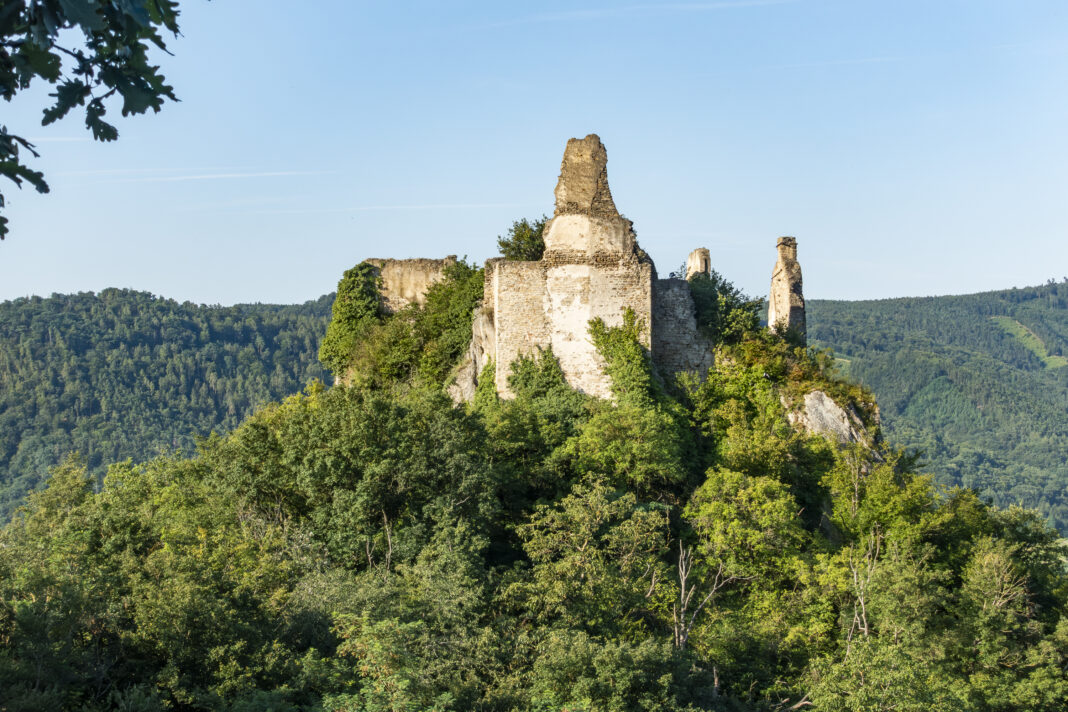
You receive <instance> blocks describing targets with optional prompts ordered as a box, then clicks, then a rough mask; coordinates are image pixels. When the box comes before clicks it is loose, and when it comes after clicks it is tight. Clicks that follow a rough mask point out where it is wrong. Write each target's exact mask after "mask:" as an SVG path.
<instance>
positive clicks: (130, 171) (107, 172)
mask: <svg viewBox="0 0 1068 712" xmlns="http://www.w3.org/2000/svg"><path fill="white" fill-rule="evenodd" d="M183 170H186V171H187V170H189V169H188V168H95V169H92V170H85V171H57V172H56V173H53V174H52V175H57V176H77V177H83V176H122V175H143V174H146V173H180V172H181V171H183ZM196 170H197V172H198V173H206V172H208V171H229V172H234V171H240V170H247V169H244V168H235V167H234V166H225V167H214V168H198V169H196Z"/></svg>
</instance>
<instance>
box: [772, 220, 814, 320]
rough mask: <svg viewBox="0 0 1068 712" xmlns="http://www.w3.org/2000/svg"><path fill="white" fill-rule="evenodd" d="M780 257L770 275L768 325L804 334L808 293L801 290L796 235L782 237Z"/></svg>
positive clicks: (779, 242) (779, 244)
mask: <svg viewBox="0 0 1068 712" xmlns="http://www.w3.org/2000/svg"><path fill="white" fill-rule="evenodd" d="M776 246H777V248H778V251H779V258H778V260H777V261H776V262H775V271H774V272H772V275H771V293H770V294H769V295H768V328H769V329H771V330H772V331H775V332H779V331H780V330H785V329H789V330H792V331H795V332H796V333H798V334H800V335H801V336H802V337H803V336H804V335H805V297H804V295H803V294H802V291H801V265H800V264H799V263H798V262H797V238H794V237H780V238H779V241H778V244H777V245H776Z"/></svg>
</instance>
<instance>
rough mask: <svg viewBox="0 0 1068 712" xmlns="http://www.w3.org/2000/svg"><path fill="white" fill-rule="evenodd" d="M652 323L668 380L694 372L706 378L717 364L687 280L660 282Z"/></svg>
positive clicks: (659, 364) (657, 357) (656, 358)
mask: <svg viewBox="0 0 1068 712" xmlns="http://www.w3.org/2000/svg"><path fill="white" fill-rule="evenodd" d="M706 252H707V250H706ZM652 323H653V329H652V332H653V333H652V351H653V363H654V364H655V365H656V368H657V370H658V371H659V372H660V373H661V374H662V375H663V376H665V377H667V376H669V375H671V374H676V373H691V374H694V375H696V376H697V377H698V378H704V376H705V374H706V373H708V369H709V368H711V367H712V363H713V357H712V344H711V343H710V342H709V340H708V339H707V338H706V337H705V336H704V335H703V334H701V333H700V332H699V331H698V329H697V313H696V309H695V307H694V303H693V296H692V294H691V293H690V285H689V284H688V283H687V282H686V280H682V279H658V280H656V282H655V286H654V290H653V322H652Z"/></svg>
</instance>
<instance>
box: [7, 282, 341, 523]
mask: <svg viewBox="0 0 1068 712" xmlns="http://www.w3.org/2000/svg"><path fill="white" fill-rule="evenodd" d="M332 302H333V294H328V295H325V296H323V297H320V298H319V299H318V300H315V301H309V302H305V303H304V304H297V305H273V304H240V305H236V306H229V307H220V306H204V305H197V304H192V303H190V302H185V303H178V302H176V301H174V300H171V299H165V298H162V297H157V296H154V295H152V294H148V293H146V292H138V291H133V290H128V289H105V290H103V291H101V292H100V293H98V294H94V293H92V292H83V293H79V294H70V295H60V294H54V295H52V296H51V297H48V298H42V297H29V298H23V299H16V300H13V301H7V302H2V303H0V520H2V519H6V518H7V516H8V515H9V514H10V512H11V510H12V509H13V508H14V507H15V506H17V505H18V504H19V503H21V501H22V499H23V498H24V496H25V494H26V492H27V491H29V490H30V489H32V488H34V487H35V486H36V485H37V484H38V483H39V482H41V480H42V478H43V477H44V476H45V475H46V473H47V470H48V468H49V467H51V466H53V465H55V464H56V463H58V462H59V461H60V460H61V459H62V458H63V457H64V456H65V455H66V453H67V452H70V451H78V452H79V453H81V454H82V455H83V456H84V457H86V458H87V460H88V463H89V466H90V469H91V470H92V471H95V472H96V473H97V474H102V471H103V469H104V468H105V467H106V465H107V464H108V463H111V462H117V461H121V460H124V459H126V458H133V459H134V460H137V461H141V460H146V459H148V458H150V457H153V456H154V455H156V454H158V453H159V452H160V450H161V449H167V450H174V451H177V452H180V453H183V454H190V453H191V452H192V451H193V449H194V439H195V436H196V435H206V434H208V433H210V432H211V431H212V430H218V431H226V430H229V429H231V428H233V427H234V426H236V425H237V424H238V423H240V422H241V421H242V420H243V419H244V418H245V417H246V416H247V415H249V414H250V413H251V412H252V411H253V410H254V409H255V408H256V407H257V406H259V405H262V404H263V403H266V402H269V401H272V400H278V399H281V398H283V397H285V396H287V395H289V394H291V393H294V392H297V391H299V390H300V389H301V388H303V387H304V385H305V384H306V383H308V382H309V381H310V380H312V379H315V378H319V379H324V378H325V377H326V373H325V372H324V370H323V369H322V367H321V366H320V365H319V362H318V358H317V353H318V345H319V340H320V338H321V337H322V335H323V333H324V332H325V331H326V324H327V322H328V321H329V317H330V305H331V304H332Z"/></svg>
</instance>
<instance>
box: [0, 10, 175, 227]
mask: <svg viewBox="0 0 1068 712" xmlns="http://www.w3.org/2000/svg"><path fill="white" fill-rule="evenodd" d="M164 30H166V31H168V32H170V33H172V34H174V35H175V36H177V35H178V3H177V2H175V1H174V0H115V1H106V0H5V2H4V3H3V4H2V5H0V97H3V98H4V99H5V100H6V101H11V100H12V99H14V98H15V96H16V95H17V94H18V93H19V92H20V91H23V90H26V89H28V88H29V87H30V86H31V85H32V84H33V83H34V81H39V80H44V81H46V82H48V83H49V84H52V85H55V91H54V92H53V93H51V94H50V96H51V97H53V98H54V99H55V102H54V103H53V104H52V105H51V106H48V107H46V108H45V109H44V113H43V116H42V119H41V125H42V126H47V125H49V124H52V123H54V122H56V121H58V120H59V119H61V118H63V117H64V116H66V115H67V114H68V113H70V112H71V110H72V109H74V108H75V107H85V127H86V128H87V129H89V131H91V132H92V134H93V138H94V139H96V140H97V141H114V140H115V139H117V138H118V137H119V132H118V130H117V129H116V128H115V126H113V125H112V124H110V123H108V122H107V121H105V120H104V117H105V116H106V115H107V111H108V105H107V101H108V99H110V98H111V97H113V96H116V95H117V96H119V97H121V98H122V115H123V116H129V115H130V114H143V113H145V112H147V111H148V110H149V109H152V111H154V112H158V111H159V110H160V109H161V108H162V107H163V102H164V100H166V99H170V100H171V101H178V97H176V96H175V95H174V90H173V88H172V87H170V86H168V85H167V84H166V79H165V78H164V76H163V75H162V74H160V72H159V67H158V66H154V65H152V64H150V63H149V58H148V53H149V50H150V49H151V47H156V48H158V49H160V50H162V51H164V52H167V46H166V44H165V43H164V41H163V36H162V34H161V32H162V31H164ZM79 34H80V35H81V36H80V37H79ZM61 39H62V40H68V39H70V40H75V42H74V44H70V45H68V44H66V43H64V44H61V43H60V40H61ZM168 54H169V52H168ZM27 153H28V154H30V155H32V156H33V157H34V158H39V157H40V154H38V153H37V151H36V150H35V146H34V145H33V144H32V143H30V142H29V141H28V140H27V139H25V138H23V137H22V136H18V135H15V134H12V133H9V132H8V129H7V127H6V126H2V127H0V176H3V177H5V178H8V179H9V180H11V181H13V182H14V183H15V185H16V186H17V187H19V188H21V187H22V184H23V182H26V183H29V184H30V185H31V186H33V187H34V188H35V189H36V190H37V192H39V193H47V192H48V190H49V188H48V183H47V182H46V181H45V179H44V175H43V174H42V173H41V172H40V171H36V170H33V169H32V168H30V167H29V166H28V165H26V162H25V157H26V154H27ZM4 207H5V200H4V196H3V194H2V193H0V210H2V209H3V208H4ZM7 232H8V228H7V219H6V218H5V217H3V216H2V215H0V240H2V239H4V236H5V235H6V234H7Z"/></svg>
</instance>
